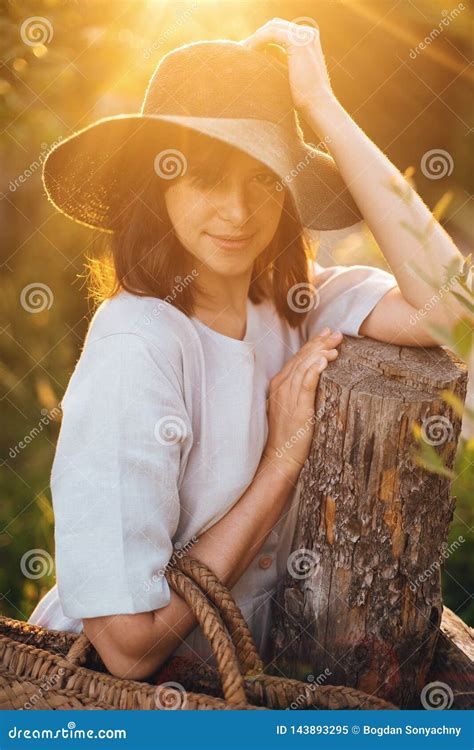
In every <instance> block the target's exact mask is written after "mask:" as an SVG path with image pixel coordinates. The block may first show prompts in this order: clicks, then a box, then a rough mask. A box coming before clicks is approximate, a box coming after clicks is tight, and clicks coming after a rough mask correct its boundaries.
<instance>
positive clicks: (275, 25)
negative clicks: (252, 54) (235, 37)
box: [241, 18, 290, 49]
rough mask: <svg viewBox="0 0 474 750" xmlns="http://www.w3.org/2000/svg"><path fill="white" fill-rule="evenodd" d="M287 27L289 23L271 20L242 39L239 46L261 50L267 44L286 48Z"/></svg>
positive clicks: (287, 39) (288, 42)
mask: <svg viewBox="0 0 474 750" xmlns="http://www.w3.org/2000/svg"><path fill="white" fill-rule="evenodd" d="M289 26H290V21H285V20H284V19H283V18H272V20H271V21H267V23H265V24H264V25H263V26H260V28H258V29H257V30H256V31H254V33H253V34H251V36H249V37H247V38H246V39H243V40H242V41H241V44H244V45H245V46H247V47H250V48H252V49H261V48H262V47H265V45H267V44H280V45H281V46H282V47H284V48H286V47H288V46H289V44H290V40H289V37H288V29H289Z"/></svg>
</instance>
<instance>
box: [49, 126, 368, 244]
mask: <svg viewBox="0 0 474 750" xmlns="http://www.w3.org/2000/svg"><path fill="white" fill-rule="evenodd" d="M176 126H181V127H185V128H190V129H192V130H195V131H197V132H200V133H203V134H204V135H208V136H210V137H213V138H217V139H218V140H220V141H223V142H225V143H228V144H230V145H232V146H234V147H236V148H239V149H241V150H243V151H244V152H246V153H247V154H249V155H250V156H252V157H254V158H255V159H258V160H259V161H261V162H262V163H264V164H266V165H267V166H268V167H269V168H270V169H272V170H273V171H274V172H275V173H276V174H277V175H278V176H279V177H280V181H281V182H280V187H281V189H283V188H288V190H289V191H290V193H291V194H292V196H293V199H294V202H295V206H296V209H297V211H298V213H299V216H300V219H301V223H302V225H303V227H305V228H307V229H319V230H332V229H341V228H344V227H347V226H351V225H353V224H355V223H356V222H358V221H360V219H361V214H360V212H359V210H358V208H357V206H356V204H355V203H354V200H353V199H352V197H351V195H350V193H349V191H348V189H347V186H346V185H345V184H344V182H343V180H342V178H341V175H340V173H339V171H338V169H337V167H336V164H335V162H334V160H333V159H332V157H331V156H330V155H329V154H327V153H325V152H323V151H321V150H319V149H317V148H314V147H313V146H311V145H309V144H307V143H305V142H304V141H303V140H302V139H300V140H298V142H297V143H293V144H291V145H289V144H288V143H287V140H288V138H287V137H286V138H285V132H284V131H283V130H282V128H280V127H279V126H278V125H275V124H274V123H272V122H269V121H264V120H257V119H240V118H239V119H229V118H206V117H187V116H178V115H143V114H138V113H137V114H124V115H115V116H112V117H106V118H103V119H101V120H97V121H96V122H94V123H92V125H89V126H88V127H86V128H84V129H82V130H79V131H78V132H76V133H74V134H73V135H71V136H70V137H69V138H67V139H66V140H63V141H61V142H60V143H59V144H57V145H56V146H55V147H54V148H53V149H52V150H51V151H50V152H49V154H48V156H47V158H46V159H45V162H44V164H43V184H44V187H45V190H46V193H47V196H48V199H49V200H50V201H51V202H52V203H53V205H54V206H55V207H56V208H57V209H58V210H59V211H61V212H62V213H64V214H65V215H66V216H68V217H69V218H71V219H73V220H74V221H76V222H79V223H80V224H84V225H85V226H88V227H91V228H95V229H99V230H101V231H104V232H114V231H116V230H117V228H118V227H119V226H120V216H121V214H123V212H124V209H125V208H126V207H127V206H128V205H129V204H130V202H131V201H133V200H135V198H136V195H137V193H138V192H139V185H138V184H134V181H133V179H131V177H130V175H131V174H132V173H133V170H131V169H129V167H130V166H131V165H133V164H134V163H135V162H136V158H135V157H136V154H137V153H140V155H141V156H145V157H146V155H147V154H149V156H150V159H149V163H150V169H153V168H154V167H153V165H154V158H155V156H156V155H157V154H158V153H160V151H163V150H166V149H173V147H174V144H175V142H176V138H175V128H176ZM173 133H174V137H173ZM141 178H142V179H143V175H142V176H141Z"/></svg>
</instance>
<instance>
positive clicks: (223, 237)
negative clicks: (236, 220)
mask: <svg viewBox="0 0 474 750" xmlns="http://www.w3.org/2000/svg"><path fill="white" fill-rule="evenodd" d="M206 234H208V235H209V237H212V239H213V240H220V241H222V242H244V241H245V240H249V239H250V238H251V237H253V234H245V235H239V236H236V235H220V234H210V233H209V232H206Z"/></svg>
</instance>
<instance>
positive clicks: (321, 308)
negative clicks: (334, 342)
mask: <svg viewBox="0 0 474 750" xmlns="http://www.w3.org/2000/svg"><path fill="white" fill-rule="evenodd" d="M311 269H312V275H311V281H312V284H313V285H314V286H315V287H316V290H317V294H316V303H315V306H314V307H313V308H312V309H311V310H310V312H309V313H308V314H307V316H306V318H305V322H304V325H303V332H304V340H305V341H307V340H308V338H311V336H314V335H315V334H316V333H318V331H320V330H321V329H322V328H324V327H325V326H329V327H330V328H331V329H332V330H339V331H341V332H342V333H344V334H346V335H348V336H355V337H356V338H362V336H361V334H359V329H360V326H361V324H362V323H363V321H364V320H365V318H366V317H367V315H368V314H369V313H370V312H371V311H372V310H373V308H374V307H375V305H376V304H377V302H378V301H379V300H380V299H381V298H382V297H383V296H384V294H386V293H387V292H388V291H389V290H390V289H393V288H394V287H396V286H398V282H397V280H396V278H395V276H393V274H391V273H388V271H384V270H382V269H381V268H374V267H372V266H363V265H353V266H329V267H327V268H325V267H323V266H321V265H320V264H319V263H316V262H315V261H313V262H312V265H311Z"/></svg>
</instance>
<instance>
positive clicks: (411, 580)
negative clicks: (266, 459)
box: [272, 337, 467, 708]
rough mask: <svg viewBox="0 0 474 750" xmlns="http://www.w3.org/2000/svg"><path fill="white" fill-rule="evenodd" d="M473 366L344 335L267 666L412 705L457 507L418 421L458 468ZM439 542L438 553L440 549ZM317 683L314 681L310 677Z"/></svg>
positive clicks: (325, 396) (421, 681)
mask: <svg viewBox="0 0 474 750" xmlns="http://www.w3.org/2000/svg"><path fill="white" fill-rule="evenodd" d="M466 370H467V368H466V366H465V364H464V363H463V362H462V361H460V360H458V359H457V358H456V357H454V355H452V354H451V353H450V352H448V351H447V350H444V349H443V348H440V347H433V348H429V349H420V348H411V347H398V346H393V345H390V344H384V343H381V342H377V341H374V340H373V339H369V338H363V339H356V338H353V337H345V339H344V342H343V344H342V345H341V347H340V354H339V357H338V359H337V361H336V362H334V363H332V364H330V366H329V367H328V368H327V369H326V370H325V372H324V373H323V375H322V377H321V379H320V383H319V386H318V391H317V397H316V420H315V428H314V438H313V443H312V448H311V451H310V455H309V456H308V460H307V461H306V463H305V466H304V467H303V469H302V472H301V474H300V479H299V483H300V489H301V494H300V506H299V514H298V522H297V527H296V531H295V536H294V539H293V552H292V553H291V555H290V556H289V559H288V571H289V572H288V575H287V576H286V577H285V578H284V579H283V580H282V581H281V582H280V585H279V589H278V592H277V598H276V603H275V605H274V608H273V622H274V627H273V633H272V642H273V644H274V648H273V654H272V657H273V665H274V667H275V668H276V669H277V670H278V671H279V672H283V673H284V674H286V675H288V676H292V677H296V678H299V679H303V680H304V679H305V678H306V676H307V674H308V672H309V673H311V674H312V675H313V676H315V677H316V675H319V679H320V682H319V683H318V684H344V685H348V686H351V687H355V688H358V689H361V690H364V691H366V692H368V693H372V694H376V695H378V696H379V697H381V698H384V699H386V700H389V701H391V702H393V703H395V704H396V705H398V706H400V707H402V708H407V707H410V706H412V705H415V704H416V701H417V698H418V697H419V695H420V693H421V691H422V688H423V686H424V685H425V684H426V679H427V677H428V674H429V670H430V666H431V664H432V661H433V656H434V651H435V646H436V641H437V637H438V633H439V625H440V622H441V615H442V595H441V573H440V566H441V563H442V562H443V560H444V556H445V555H444V556H443V550H445V545H446V540H447V537H448V530H449V524H450V521H451V519H452V516H453V511H454V507H455V500H454V499H452V498H450V494H449V485H450V481H449V479H448V478H446V477H444V476H440V475H437V474H434V473H432V472H428V471H426V470H424V469H423V468H421V467H419V466H418V465H416V463H415V462H414V460H413V455H412V449H414V448H416V446H417V444H416V440H415V437H414V435H413V434H412V430H411V427H412V424H413V423H418V424H420V426H421V425H422V430H423V437H424V439H425V440H426V441H427V442H428V443H429V444H430V445H432V446H434V448H435V450H436V451H437V452H438V453H441V452H442V453H443V457H444V462H445V463H446V464H447V465H448V466H449V467H450V468H452V465H453V462H454V457H455V452H456V445H457V440H458V437H459V433H460V429H461V421H460V418H459V417H458V416H457V415H456V414H455V413H454V411H453V410H452V408H451V407H450V406H448V404H447V403H446V402H445V401H443V399H442V398H441V397H440V395H439V391H440V390H442V389H445V388H446V389H450V390H452V391H454V393H456V394H457V395H458V396H459V398H460V399H461V400H462V401H464V398H465V393H466V382H467V372H466ZM443 545H444V546H443ZM310 679H311V678H310Z"/></svg>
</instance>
